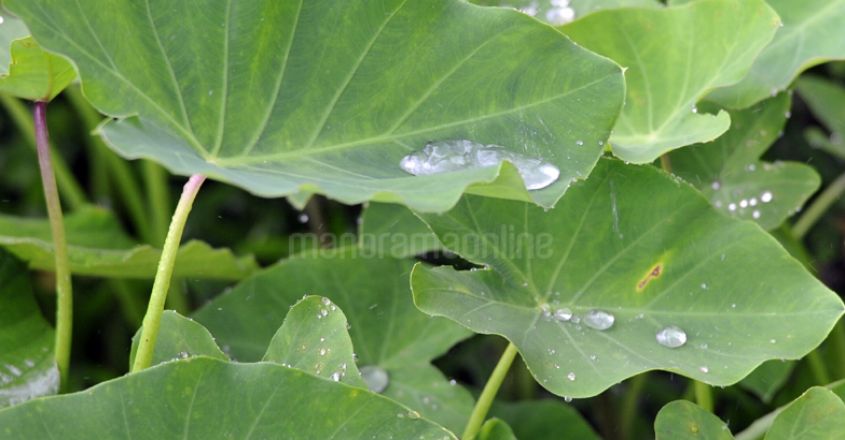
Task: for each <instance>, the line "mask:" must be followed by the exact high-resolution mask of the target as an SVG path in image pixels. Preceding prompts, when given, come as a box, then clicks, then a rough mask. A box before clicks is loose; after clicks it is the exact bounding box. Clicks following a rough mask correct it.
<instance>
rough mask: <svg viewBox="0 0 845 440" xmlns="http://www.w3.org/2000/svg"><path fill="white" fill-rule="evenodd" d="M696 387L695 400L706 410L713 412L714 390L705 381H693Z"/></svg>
mask: <svg viewBox="0 0 845 440" xmlns="http://www.w3.org/2000/svg"><path fill="white" fill-rule="evenodd" d="M693 386H694V387H695V402H696V403H698V406H700V407H702V408H704V410H705V411H707V412H710V413H712V412H713V406H714V405H713V390H712V389H710V385H707V384H706V383H704V382H699V381H697V380H696V381H693Z"/></svg>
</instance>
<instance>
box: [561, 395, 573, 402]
mask: <svg viewBox="0 0 845 440" xmlns="http://www.w3.org/2000/svg"><path fill="white" fill-rule="evenodd" d="M563 400H564V402H566V403H571V402H572V398H571V397H569V396H564V397H563Z"/></svg>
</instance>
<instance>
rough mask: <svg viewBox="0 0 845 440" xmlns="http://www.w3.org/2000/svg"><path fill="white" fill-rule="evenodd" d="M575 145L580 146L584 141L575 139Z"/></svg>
mask: <svg viewBox="0 0 845 440" xmlns="http://www.w3.org/2000/svg"><path fill="white" fill-rule="evenodd" d="M575 145H577V146H579V147H582V146H584V141H575Z"/></svg>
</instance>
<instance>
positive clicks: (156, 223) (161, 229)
mask: <svg viewBox="0 0 845 440" xmlns="http://www.w3.org/2000/svg"><path fill="white" fill-rule="evenodd" d="M143 171H144V174H143V175H144V186H145V187H146V190H147V191H146V192H147V204H148V206H149V209H150V211H149V212H150V215H151V216H152V219H153V227H152V229H153V236H154V237H155V240H154V241H153V244H155V245H156V246H161V245H162V244H163V243H164V238H165V236H166V235H167V221H168V219H167V213H168V212H170V210H171V209H172V208H171V207H170V203H171V201H170V191H169V190H168V189H167V173H166V172H165V171H164V169H163V168H162V167H161V166H159V165H158V164H157V163H155V162H152V161H149V160H145V161H144V162H143Z"/></svg>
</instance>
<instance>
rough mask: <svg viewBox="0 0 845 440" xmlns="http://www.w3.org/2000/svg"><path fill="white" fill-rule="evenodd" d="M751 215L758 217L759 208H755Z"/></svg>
mask: <svg viewBox="0 0 845 440" xmlns="http://www.w3.org/2000/svg"><path fill="white" fill-rule="evenodd" d="M751 217H754V218H755V219H758V218H760V210H759V209H755V210H754V212H752V213H751Z"/></svg>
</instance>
